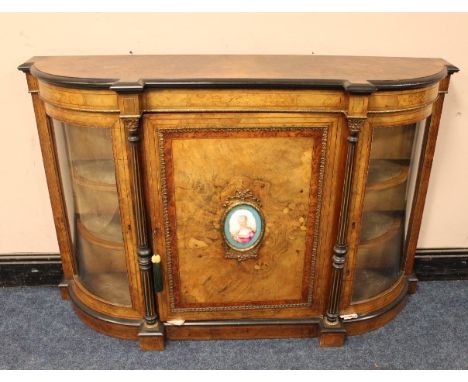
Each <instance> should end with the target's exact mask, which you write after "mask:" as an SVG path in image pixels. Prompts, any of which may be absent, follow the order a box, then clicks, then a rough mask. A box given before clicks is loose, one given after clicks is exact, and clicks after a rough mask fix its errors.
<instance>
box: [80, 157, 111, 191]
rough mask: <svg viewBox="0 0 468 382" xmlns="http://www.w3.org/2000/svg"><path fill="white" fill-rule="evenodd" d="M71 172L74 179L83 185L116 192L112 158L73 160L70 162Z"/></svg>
mask: <svg viewBox="0 0 468 382" xmlns="http://www.w3.org/2000/svg"><path fill="white" fill-rule="evenodd" d="M72 174H73V179H74V181H75V182H76V183H77V184H79V185H81V186H83V187H89V188H93V189H95V190H99V191H107V192H115V193H117V188H116V183H115V167H114V161H113V160H109V159H90V160H75V161H74V162H73V163H72Z"/></svg>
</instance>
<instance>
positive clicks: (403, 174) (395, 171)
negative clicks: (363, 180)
mask: <svg viewBox="0 0 468 382" xmlns="http://www.w3.org/2000/svg"><path fill="white" fill-rule="evenodd" d="M408 173H409V159H408V160H389V159H373V160H371V161H370V163H369V172H368V174H367V186H366V190H367V191H368V192H372V191H381V190H385V189H388V188H393V187H397V186H399V185H400V184H402V183H404V182H406V180H407V179H408Z"/></svg>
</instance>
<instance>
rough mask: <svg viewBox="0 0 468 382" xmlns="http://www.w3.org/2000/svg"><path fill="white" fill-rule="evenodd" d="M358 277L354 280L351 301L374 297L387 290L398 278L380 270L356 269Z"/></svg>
mask: <svg viewBox="0 0 468 382" xmlns="http://www.w3.org/2000/svg"><path fill="white" fill-rule="evenodd" d="M356 273H357V275H356V276H358V277H355V278H354V291H353V300H354V301H360V300H366V299H368V298H371V297H374V296H376V295H378V294H379V293H381V292H382V291H385V290H387V289H389V288H390V287H391V286H392V285H394V284H395V280H396V279H397V278H398V277H396V276H395V275H394V274H392V273H388V272H385V271H382V270H374V269H364V268H357V269H356Z"/></svg>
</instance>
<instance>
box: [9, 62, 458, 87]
mask: <svg viewBox="0 0 468 382" xmlns="http://www.w3.org/2000/svg"><path fill="white" fill-rule="evenodd" d="M18 70H21V71H22V72H24V73H31V74H32V75H33V76H34V77H36V78H38V79H40V80H43V81H46V82H48V83H51V84H53V85H57V86H62V87H71V88H81V89H105V90H114V91H115V92H117V93H139V92H142V91H143V90H144V89H146V88H148V89H152V88H166V89H174V88H182V89H214V88H216V89H339V90H344V91H346V92H348V93H350V94H371V93H374V92H376V91H379V90H405V89H417V88H422V87H426V86H429V85H432V84H434V83H436V82H438V81H440V80H442V79H444V78H445V77H446V76H447V74H449V75H450V74H452V73H456V72H458V71H459V69H458V68H457V67H456V66H454V65H451V64H447V65H446V66H445V67H444V69H443V70H442V71H440V72H439V73H435V74H433V75H431V76H427V77H420V78H411V79H405V80H392V81H373V80H368V82H363V83H351V82H349V81H348V80H344V79H335V80H324V79H287V78H278V79H266V78H257V79H255V78H252V79H246V78H231V79H224V78H205V79H204V78H200V79H193V78H178V79H173V80H167V79H158V78H154V79H144V78H142V79H140V80H138V81H135V82H120V81H119V79H114V78H75V77H63V76H55V75H52V74H49V73H44V72H42V71H40V70H38V69H37V68H36V67H34V62H32V61H27V62H25V63H24V64H22V65H19V66H18Z"/></svg>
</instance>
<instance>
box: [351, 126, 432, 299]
mask: <svg viewBox="0 0 468 382" xmlns="http://www.w3.org/2000/svg"><path fill="white" fill-rule="evenodd" d="M424 126H425V120H424V121H421V122H419V123H414V124H409V125H403V126H392V127H378V126H377V127H374V129H373V136H372V146H371V152H370V161H369V170H368V175H367V183H366V191H365V196H364V212H363V217H362V227H361V237H360V242H359V246H358V251H357V255H356V256H357V259H356V268H355V276H354V289H353V298H352V300H353V301H359V300H365V299H368V298H372V297H374V296H376V295H378V294H379V293H381V292H383V291H385V290H386V289H388V288H390V287H391V286H392V285H394V284H395V282H396V281H397V280H398V279H399V277H400V275H401V272H402V269H403V265H404V260H405V256H404V248H405V247H404V244H405V236H406V231H407V225H408V220H409V215H410V212H411V205H412V200H413V193H414V188H415V183H416V176H417V172H418V171H417V168H418V164H419V156H420V152H421V145H422V138H423V135H424Z"/></svg>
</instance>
